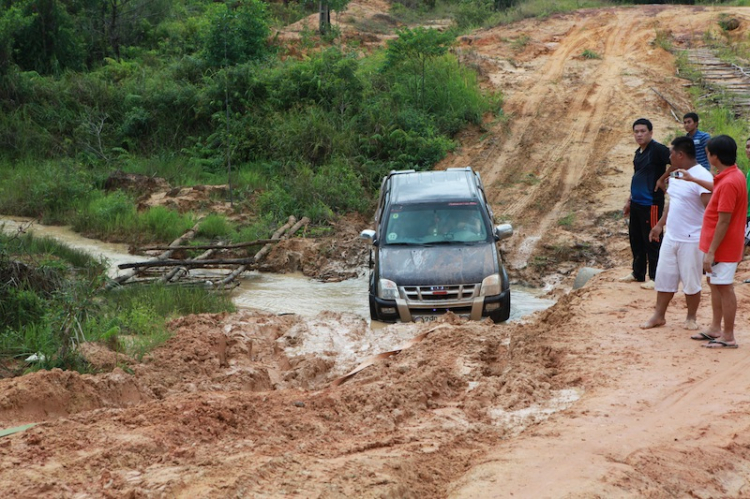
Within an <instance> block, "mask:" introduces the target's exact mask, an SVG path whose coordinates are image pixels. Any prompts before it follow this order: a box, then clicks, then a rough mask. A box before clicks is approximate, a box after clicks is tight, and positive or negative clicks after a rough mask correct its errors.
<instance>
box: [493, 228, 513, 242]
mask: <svg viewBox="0 0 750 499" xmlns="http://www.w3.org/2000/svg"><path fill="white" fill-rule="evenodd" d="M512 235H513V226H512V225H511V224H500V225H497V226H496V227H495V239H497V240H498V241H502V240H503V239H508V238H509V237H510V236H512Z"/></svg>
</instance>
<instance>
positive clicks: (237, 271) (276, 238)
mask: <svg viewBox="0 0 750 499" xmlns="http://www.w3.org/2000/svg"><path fill="white" fill-rule="evenodd" d="M296 220H297V219H296V218H295V217H293V216H292V217H289V220H288V221H287V223H286V224H285V225H282V226H281V227H280V228H279V229H278V230H277V231H276V232H274V233H273V234H272V235H271V240H272V241H274V242H276V241H279V240H280V239H281V237H282V236H283V235H284V232H286V230H287V229H289V232H287V235H288V236H291V235H292V234H294V233H295V232H297V231H298V230H299V229H300V227H302V226H303V225H307V224H308V223H310V219H309V218H307V217H302V220H300V221H299V222H297V223H294V222H295V221H296ZM292 224H293V225H292ZM290 225H291V227H290ZM270 247H271V245H270V244H267V245H266V246H263V248H262V249H261V250H260V251H259V252H258V253H256V254H255V256H254V257H253V258H254V259H255V261H256V262H258V261H260V259H261V258H263V257H264V256H265V255H266V253H268V250H270ZM264 250H266V251H265V252H264ZM246 270H247V265H243V266H241V267H237V268H236V269H234V271H232V273H230V274H229V275H228V276H226V277H225V278H224V279H222V280H221V281H219V282H218V283H217V285H218V286H226V285H227V284H229V283H230V282H232V281H233V280H234V279H236V278H237V276H238V275H240V274H241V273H243V272H244V271H246Z"/></svg>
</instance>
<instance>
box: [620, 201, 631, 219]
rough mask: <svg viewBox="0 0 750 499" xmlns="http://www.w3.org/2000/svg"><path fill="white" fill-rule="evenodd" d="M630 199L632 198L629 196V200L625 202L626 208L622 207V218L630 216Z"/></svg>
mask: <svg viewBox="0 0 750 499" xmlns="http://www.w3.org/2000/svg"><path fill="white" fill-rule="evenodd" d="M630 199H631V196H628V200H627V201H626V202H625V206H623V207H622V216H623V217H627V216H628V215H630Z"/></svg>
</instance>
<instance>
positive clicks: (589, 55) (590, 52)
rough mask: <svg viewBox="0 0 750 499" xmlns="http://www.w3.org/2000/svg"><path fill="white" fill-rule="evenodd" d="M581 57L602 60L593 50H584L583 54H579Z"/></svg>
mask: <svg viewBox="0 0 750 499" xmlns="http://www.w3.org/2000/svg"><path fill="white" fill-rule="evenodd" d="M581 57H583V58H584V59H601V58H602V56H600V55H599V54H597V53H596V52H594V51H593V50H589V49H586V50H584V51H583V53H582V54H581Z"/></svg>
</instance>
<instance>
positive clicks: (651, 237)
mask: <svg viewBox="0 0 750 499" xmlns="http://www.w3.org/2000/svg"><path fill="white" fill-rule="evenodd" d="M663 231H664V227H663V226H661V225H659V224H656V225H654V226H653V227H651V230H650V231H649V233H648V241H649V242H654V241H658V240H659V239H660V238H661V233H662V232H663Z"/></svg>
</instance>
